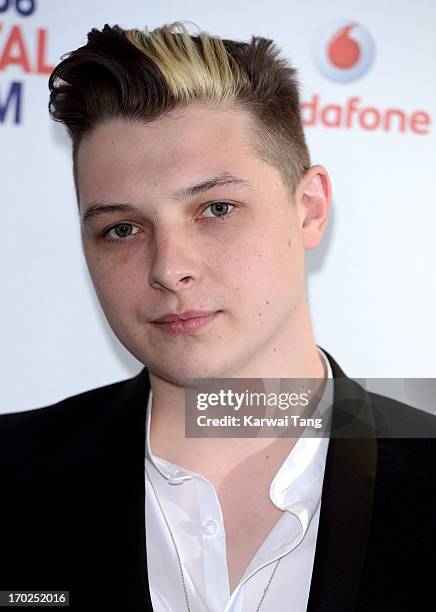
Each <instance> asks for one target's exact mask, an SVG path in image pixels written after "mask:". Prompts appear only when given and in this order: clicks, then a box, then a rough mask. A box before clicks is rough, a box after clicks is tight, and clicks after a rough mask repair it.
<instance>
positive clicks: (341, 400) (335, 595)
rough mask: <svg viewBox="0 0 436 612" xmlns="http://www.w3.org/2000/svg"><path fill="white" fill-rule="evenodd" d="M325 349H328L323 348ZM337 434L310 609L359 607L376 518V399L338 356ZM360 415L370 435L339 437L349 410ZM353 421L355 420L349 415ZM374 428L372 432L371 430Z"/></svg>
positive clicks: (326, 480) (329, 456)
mask: <svg viewBox="0 0 436 612" xmlns="http://www.w3.org/2000/svg"><path fill="white" fill-rule="evenodd" d="M323 350H324V349H323ZM324 352H325V353H326V355H327V357H328V359H329V361H330V365H331V367H332V372H333V377H334V379H338V384H336V380H335V384H334V406H333V413H332V432H333V434H332V437H331V439H330V442H329V449H328V452H327V459H326V469H325V475H324V483H323V491H322V499H321V512H320V521H319V528H318V537H317V544H316V551H315V560H314V567H313V574H312V582H311V587H310V593H309V602H308V607H307V612H323V611H328V612H331V611H332V610H335V611H336V610H340V611H341V612H349V611H352V610H354V607H355V602H356V597H357V594H358V588H359V582H360V576H361V573H362V568H363V563H364V558H365V551H366V543H367V539H368V533H369V528H370V523H371V511H372V502H373V494H374V483H375V477H376V468H377V440H376V438H375V437H374V436H371V435H370V432H371V431H372V432H374V415H373V412H372V406H371V402H370V400H369V398H368V396H367V394H366V392H365V391H364V389H362V388H361V387H360V386H359V385H357V384H356V383H355V382H354V381H352V380H351V379H349V378H347V377H346V376H345V374H344V372H343V371H342V370H341V369H340V367H339V366H338V364H337V363H336V362H335V361H334V359H333V358H332V357H331V356H330V355H329V354H328V353H327V352H326V351H324ZM353 414H354V415H358V414H359V415H360V417H361V421H359V422H360V423H362V424H363V428H364V429H363V431H364V437H363V436H361V437H354V438H345V437H343V438H342V437H340V436H338V437H334V435H335V434H334V432H335V431H338V430H339V427H340V423H343V422H344V415H345V421H346V417H347V415H353ZM348 420H349V419H348ZM368 432H369V433H368Z"/></svg>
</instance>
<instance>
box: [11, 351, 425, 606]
mask: <svg viewBox="0 0 436 612" xmlns="http://www.w3.org/2000/svg"><path fill="white" fill-rule="evenodd" d="M328 357H329V360H330V363H331V367H332V371H333V376H334V378H335V379H341V380H342V383H344V382H345V384H346V386H347V389H348V390H347V393H346V397H345V400H344V399H343V398H341V397H339V395H338V393H339V392H338V391H337V389H336V386H335V390H334V411H333V423H335V418H336V419H340V418H341V414H344V412H345V413H347V411H350V412H351V413H353V412H354V411H356V410H362V407H363V411H364V413H365V415H366V416H367V417H368V418H369V419H370V420H371V419H374V421H375V423H376V424H377V425H378V426H379V427H380V428H383V427H385V426H386V424H388V425H389V423H390V422H391V423H392V422H394V421H395V420H396V419H399V418H401V419H404V421H406V422H410V424H411V427H416V428H417V430H420V431H421V432H422V431H428V437H426V438H422V437H421V438H419V439H408V438H404V439H399V438H398V439H389V438H375V437H372V438H371V437H365V438H363V439H341V438H332V439H331V440H330V443H329V450H328V454H327V462H326V472H325V478H324V485H323V492H322V501H321V514H320V524H319V531H318V539H317V545H316V553H315V562H314V569H313V575H312V582H311V588H310V596H309V604H308V608H307V610H308V612H324V611H328V612H351V611H356V612H374V611H382V610H383V612H385V611H387V610H395V611H396V612H399V611H403V610H404V611H406V610H407V612H416V611H420V610H423V611H424V610H425V611H426V612H427V611H430V610H435V609H436V603H435V597H434V593H435V589H434V582H435V577H434V563H435V560H436V558H435V553H434V551H435V550H436V537H435V536H436V503H435V484H436V483H435V474H436V470H435V467H436V451H435V448H436V443H435V440H434V439H432V437H434V436H435V435H436V425H435V422H436V417H434V416H432V415H429V414H427V413H425V412H422V411H420V410H415V409H413V408H411V407H409V406H406V405H404V404H400V403H398V402H396V401H394V400H391V399H387V398H385V397H382V396H379V395H375V394H372V393H369V394H367V393H366V392H365V391H364V390H363V389H362V388H361V387H360V386H359V385H357V384H356V383H355V382H354V381H352V380H350V379H347V378H346V376H345V374H344V373H343V372H342V370H341V369H340V367H339V366H338V365H337V363H336V362H335V361H334V360H333V358H332V357H331V356H329V355H328ZM148 392H149V377H148V371H147V369H146V368H143V369H142V371H141V372H140V373H139V374H138V375H137V376H135V377H133V378H131V379H128V380H125V381H120V382H117V383H114V384H111V385H107V386H104V387H101V388H98V389H93V390H91V391H88V392H86V393H81V394H80V395H76V396H73V397H69V398H67V399H65V400H63V401H60V402H58V403H56V404H53V405H50V406H47V407H45V408H41V409H36V410H29V411H26V412H21V413H14V414H6V415H3V416H1V417H0V495H1V504H0V590H10V591H14V592H22V591H32V590H35V591H43V590H46V591H54V590H57V591H60V590H69V592H70V608H71V609H72V610H81V611H85V610H86V611H88V610H89V611H92V612H96V611H99V610H101V611H108V610H117V611H118V612H143V611H148V610H152V606H151V600H150V594H149V590H148V581H147V555H146V542H145V514H144V490H145V485H144V448H145V413H146V406H147V397H148ZM264 609H265V612H267V611H268V610H269V608H268V604H267V600H265V602H264ZM177 612H179V611H177ZM180 612H184V611H183V610H181V611H180ZM274 612H279V611H277V610H274Z"/></svg>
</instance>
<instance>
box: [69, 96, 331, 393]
mask: <svg viewBox="0 0 436 612" xmlns="http://www.w3.org/2000/svg"><path fill="white" fill-rule="evenodd" d="M249 138H250V128H249V124H248V116H247V115H246V114H245V112H243V111H240V110H239V111H228V110H216V109H212V108H210V107H206V106H204V105H199V104H196V105H191V106H189V107H188V108H187V109H184V110H179V111H178V112H177V114H175V115H174V116H172V117H167V118H164V119H160V120H157V121H155V122H153V123H151V124H148V125H146V124H140V123H133V122H121V121H117V120H111V121H109V122H107V123H105V124H103V125H101V126H99V127H97V128H96V129H95V130H94V131H93V132H92V133H91V134H90V136H89V137H88V138H87V139H85V140H84V141H83V142H82V143H81V145H80V148H79V154H78V185H79V194H80V213H81V217H82V219H83V216H84V215H86V213H87V211H88V212H89V211H90V209H91V208H92V207H94V206H95V205H101V204H105V205H112V204H115V203H118V204H129V205H130V206H131V207H132V209H131V210H125V211H116V210H113V211H112V212H106V213H105V214H101V215H99V216H95V217H90V219H89V221H88V222H85V223H83V224H82V238H83V246H84V253H85V257H86V261H87V264H88V267H89V271H90V274H91V277H92V280H93V283H94V285H95V288H96V291H97V294H98V297H99V300H100V302H101V305H102V308H103V310H104V312H105V315H106V317H107V319H108V322H109V324H110V326H111V327H112V329H113V331H114V332H115V334H116V335H117V337H118V338H119V340H120V341H121V343H122V344H123V345H124V346H125V347H126V348H127V349H128V350H129V351H130V352H131V353H132V354H133V355H135V356H136V358H137V359H139V360H140V361H141V362H142V363H144V364H145V365H146V366H147V367H148V368H149V370H150V371H151V372H153V373H155V374H156V375H158V376H161V377H163V378H165V379H167V380H170V381H173V382H176V383H178V384H183V381H185V380H186V379H187V378H196V377H198V378H202V377H212V376H213V377H226V376H229V377H230V376H236V375H238V376H243V375H245V374H244V373H246V372H248V371H253V368H254V370H256V371H257V370H259V368H260V369H261V368H262V364H268V363H271V360H273V359H275V358H277V357H278V356H279V355H280V351H281V350H282V348H283V346H285V345H289V343H290V342H292V340H293V338H295V339H296V338H298V334H301V333H303V330H302V329H301V326H302V325H303V323H302V321H303V319H304V313H305V311H306V298H305V287H304V248H312V247H313V246H315V245H316V243H317V241H318V240H319V237H320V235H321V233H322V227H321V226H322V225H323V221H321V220H318V226H319V227H318V226H317V227H315V229H314V222H313V221H312V222H307V223H306V222H305V215H306V214H307V210H310V206H309V207H308V202H309V200H307V198H306V200H305V196H302V195H301V194H300V197H298V198H297V200H296V201H295V202H293V201H291V200H290V199H289V194H288V191H287V188H286V186H285V184H284V183H283V181H282V178H281V175H280V173H279V171H278V170H277V169H275V168H274V167H272V166H271V165H269V164H268V163H266V162H263V161H261V160H259V159H258V158H257V157H256V156H255V155H254V153H253V151H252V149H251V147H250V142H249ZM230 175H232V176H233V177H236V178H237V181H239V182H237V183H232V182H228V183H227V184H224V182H225V181H222V182H223V184H221V185H220V184H218V185H215V186H214V187H212V188H210V189H206V188H205V187H206V186H207V185H206V186H205V187H204V188H203V189H202V190H200V189H199V190H197V192H196V193H183V188H185V187H190V186H193V185H197V184H204V183H207V182H208V181H211V180H215V179H217V177H226V178H228V177H229V176H230ZM313 180H314V181H315V182H316V178H315V179H313ZM327 181H328V179H327ZM321 183H322V181H319V180H318V183H317V184H316V185H315V184H314V182H313V181H312V182H310V183H309V182H308V186H309V188H308V193H309V192H310V189H312V192H314V191H317V190H318V191H322V189H324V191H325V184H324V187H323V186H322V185H321ZM320 185H321V186H320ZM176 192H180V193H179V195H178V196H177V197H176V196H175V195H174V194H176ZM224 203H227V204H228V206H226V204H224ZM309 204H310V202H309ZM318 216H320V215H319V211H318ZM305 223H306V225H305ZM311 224H312V225H311ZM315 225H316V223H315ZM311 227H312V230H311V229H310V228H311ZM111 228H112V229H111ZM308 228H309V229H308ZM105 233H106V235H104V234H105ZM318 235H319V237H318ZM111 239H112V240H113V241H110V240H111ZM186 310H197V311H208V312H212V313H217V314H216V315H215V317H211V318H209V319H208V322H207V324H206V325H204V326H203V327H201V328H199V329H196V330H193V329H191V330H188V331H187V332H185V333H179V334H174V333H171V330H170V329H169V327H168V326H166V325H161V324H158V323H155V322H154V321H155V320H156V319H158V318H159V317H162V315H164V314H166V313H182V312H184V311H186ZM251 365H252V366H253V368H251V369H250V366H251Z"/></svg>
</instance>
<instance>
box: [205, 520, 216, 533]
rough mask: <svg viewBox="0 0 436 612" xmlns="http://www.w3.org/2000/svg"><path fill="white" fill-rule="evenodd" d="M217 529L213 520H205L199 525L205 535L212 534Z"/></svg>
mask: <svg viewBox="0 0 436 612" xmlns="http://www.w3.org/2000/svg"><path fill="white" fill-rule="evenodd" d="M217 529H218V526H217V524H216V522H215V521H206V522H205V523H203V525H202V527H201V530H202V532H203V533H205V534H206V535H213V534H214V533H216V530H217Z"/></svg>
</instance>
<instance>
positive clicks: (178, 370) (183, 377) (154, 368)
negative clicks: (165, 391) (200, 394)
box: [148, 361, 225, 387]
mask: <svg viewBox="0 0 436 612" xmlns="http://www.w3.org/2000/svg"><path fill="white" fill-rule="evenodd" d="M148 369H149V371H150V373H152V374H154V375H155V376H158V377H159V378H162V379H164V380H166V381H168V382H170V383H172V384H174V385H178V386H182V387H186V386H189V382H190V381H192V380H193V379H204V378H224V377H225V366H224V364H222V365H221V367H219V366H218V364H216V365H212V364H210V363H209V364H206V363H204V364H200V363H189V362H188V361H184V363H180V364H175V363H172V364H171V366H167V365H165V364H163V363H155V364H154V365H150V366H149V367H148Z"/></svg>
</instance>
